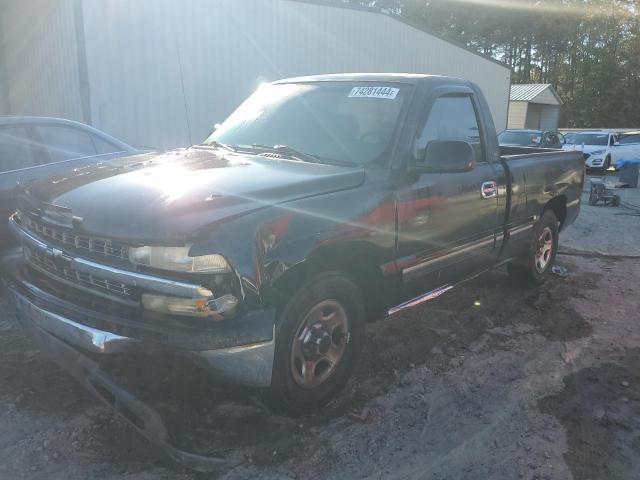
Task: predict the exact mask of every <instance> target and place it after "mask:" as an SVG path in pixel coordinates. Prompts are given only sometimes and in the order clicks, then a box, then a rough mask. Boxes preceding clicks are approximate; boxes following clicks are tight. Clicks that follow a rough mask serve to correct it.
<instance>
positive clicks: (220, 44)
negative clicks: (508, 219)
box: [0, 0, 510, 147]
mask: <svg viewBox="0 0 640 480" xmlns="http://www.w3.org/2000/svg"><path fill="white" fill-rule="evenodd" d="M0 12H2V14H1V15H0V113H13V114H33V115H52V116H61V117H66V118H71V119H75V120H80V121H84V122H86V123H89V124H91V125H93V126H95V127H97V128H99V129H102V130H105V131H106V132H108V133H110V134H112V135H114V136H116V137H118V138H121V139H123V140H125V141H127V142H130V143H132V144H135V145H148V146H152V147H174V146H182V145H188V144H191V143H196V142H200V141H202V140H203V138H204V137H205V135H206V134H207V132H208V131H209V130H210V128H211V126H212V125H213V124H214V123H216V122H219V121H221V120H223V119H224V118H226V116H227V115H228V114H230V113H231V112H232V111H233V110H234V109H235V108H236V106H238V105H239V103H240V102H241V101H242V100H243V99H244V98H245V97H246V96H247V95H249V94H250V93H251V92H252V91H253V90H254V89H256V88H257V87H258V86H259V85H260V84H261V83H262V82H268V81H272V80H276V79H280V78H284V77H293V76H301V75H310V74H321V73H337V72H406V73H432V74H443V75H452V76H458V77H463V78H467V79H470V80H472V81H474V82H475V83H477V84H478V85H479V86H480V87H481V88H482V90H483V91H484V93H485V95H486V97H487V100H488V102H489V105H490V107H491V110H492V113H493V116H494V120H495V123H496V127H497V129H498V130H502V129H503V128H504V127H505V126H506V123H507V107H508V96H509V85H510V70H509V68H508V67H507V66H505V65H504V64H502V63H499V62H497V61H495V60H493V59H491V58H489V57H485V56H482V55H479V54H477V53H474V52H472V51H470V50H468V49H466V48H465V47H464V46H460V45H457V44H454V43H451V42H449V41H446V40H443V39H442V38H440V37H438V36H436V35H434V34H433V33H430V32H427V31H424V30H423V29H420V28H417V27H416V26H414V25H411V24H409V23H407V21H406V20H402V19H401V18H400V17H397V16H395V15H391V14H387V13H385V12H384V11H380V10H374V9H368V8H351V7H345V6H342V5H339V4H333V3H332V4H330V3H328V2H324V1H322V0H315V1H310V0H216V1H210V0H181V1H179V2H178V1H171V0H135V1H130V0H92V1H89V0H21V1H20V2H16V1H12V0H0ZM3 85H4V87H3Z"/></svg>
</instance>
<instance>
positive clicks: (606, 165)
mask: <svg viewBox="0 0 640 480" xmlns="http://www.w3.org/2000/svg"><path fill="white" fill-rule="evenodd" d="M609 166H611V157H609V156H607V158H606V159H605V160H604V164H603V165H602V169H601V170H602V174H603V175H606V174H607V171H608V170H609Z"/></svg>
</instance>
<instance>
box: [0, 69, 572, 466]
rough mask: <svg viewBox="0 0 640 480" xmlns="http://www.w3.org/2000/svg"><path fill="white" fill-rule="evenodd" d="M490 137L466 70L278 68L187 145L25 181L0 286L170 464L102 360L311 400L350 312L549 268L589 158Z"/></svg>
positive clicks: (344, 358) (304, 402)
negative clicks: (201, 371)
mask: <svg viewBox="0 0 640 480" xmlns="http://www.w3.org/2000/svg"><path fill="white" fill-rule="evenodd" d="M495 131H496V130H495V127H494V124H493V120H492V117H491V114H490V111H489V107H488V105H487V103H486V101H485V99H484V97H483V95H482V93H481V91H480V90H479V89H478V87H477V86H475V85H474V84H472V83H470V82H468V81H465V80H460V79H454V78H448V77H441V76H430V75H416V74H375V75H374V74H345V75H323V76H314V77H305V78H297V79H289V80H281V81H278V82H275V83H272V84H269V85H265V86H263V87H261V88H259V89H258V90H257V91H256V92H255V93H254V94H253V95H252V96H250V97H249V99H248V100H246V101H245V102H244V103H243V104H242V105H241V106H240V107H239V108H238V109H237V110H236V111H235V112H234V113H233V114H232V115H231V116H230V117H229V118H228V119H227V120H226V121H224V122H223V123H222V124H221V125H220V126H219V127H218V128H217V129H216V130H215V131H214V132H213V133H212V134H211V135H210V137H209V138H208V139H207V140H206V141H205V142H204V143H203V144H202V145H195V146H193V147H190V148H186V149H179V150H176V151H172V152H167V153H162V154H147V155H142V156H137V157H135V161H132V162H130V163H126V162H123V163H122V164H119V165H98V166H95V167H90V168H87V169H81V170H79V171H78V172H76V173H75V174H73V175H65V176H63V177H57V178H52V179H49V180H47V181H37V182H33V183H31V184H28V185H25V186H24V189H23V191H22V192H21V193H20V195H19V199H18V210H17V212H16V213H15V214H14V215H13V216H12V217H11V219H10V222H9V224H10V228H11V230H12V232H13V233H14V234H15V235H16V237H17V238H18V239H19V240H20V242H21V244H22V248H21V250H19V251H18V250H14V251H11V252H10V253H8V254H7V255H5V257H4V258H3V269H4V272H5V273H4V275H5V281H6V283H7V285H8V287H9V290H10V292H11V294H12V297H13V299H14V300H15V303H16V306H17V311H18V313H19V315H18V316H19V319H20V322H21V323H22V325H23V326H24V327H25V328H26V329H27V331H28V332H29V333H30V334H31V335H32V336H33V337H34V338H35V339H36V340H37V341H38V343H39V344H40V345H41V347H42V348H43V349H44V350H46V351H48V352H50V353H51V354H52V356H53V358H54V359H55V360H57V361H58V362H60V363H61V364H63V365H64V366H65V367H66V368H67V369H68V370H70V371H71V372H72V373H73V374H74V375H75V376H76V378H77V379H78V380H80V381H81V382H82V383H83V384H84V385H85V386H86V387H87V388H89V389H90V390H91V391H92V392H93V393H95V394H96V395H98V396H100V398H101V399H102V400H104V401H105V402H107V403H109V404H111V405H112V406H114V407H116V408H117V409H118V410H120V412H121V413H123V414H124V415H125V416H126V417H127V418H128V419H129V420H130V421H132V423H133V424H134V425H136V426H137V427H138V428H139V429H140V430H141V431H142V432H143V433H145V434H147V436H149V437H154V438H155V439H156V440H158V438H160V443H162V442H165V447H166V448H167V449H168V450H169V451H170V453H171V454H173V455H174V456H175V457H180V455H181V453H180V454H179V453H177V450H171V449H170V447H169V446H167V444H166V439H167V437H166V432H165V431H164V430H163V428H162V427H161V426H160V424H158V423H157V422H156V417H154V414H153V412H151V411H150V410H149V409H146V408H145V407H144V406H143V405H141V404H140V402H138V401H137V400H135V399H134V398H132V396H130V395H128V394H127V392H126V391H125V390H123V389H121V388H120V387H119V386H118V385H117V383H116V382H115V381H113V379H112V378H110V377H108V376H107V375H106V374H104V371H103V370H101V369H100V358H106V357H114V356H118V357H124V356H127V355H129V354H131V353H135V354H137V355H139V354H144V353H145V352H154V353H155V354H157V353H158V352H161V354H163V355H167V356H169V355H176V356H179V357H181V358H186V359H188V360H189V361H192V362H194V363H195V364H197V365H199V366H201V367H202V368H205V369H207V370H208V371H209V372H211V373H212V374H213V375H214V376H216V377H222V378H225V379H227V380H231V381H233V382H236V383H239V384H244V385H250V386H255V387H264V388H265V389H266V390H267V391H268V393H269V395H270V397H271V398H272V399H275V400H276V401H277V402H279V404H280V405H284V406H286V407H288V408H289V409H291V410H294V411H297V412H300V411H308V410H311V409H314V408H318V407H319V406H321V405H323V404H324V403H326V402H327V401H328V400H329V399H331V398H332V397H333V396H335V395H336V394H337V392H338V391H339V390H340V389H341V388H342V387H343V386H344V385H345V383H346V382H347V380H348V378H349V376H350V374H351V372H352V370H353V367H354V364H355V362H356V359H357V357H358V354H359V352H360V350H361V348H362V346H363V343H364V335H365V322H366V320H367V319H374V318H381V317H384V316H387V315H393V314H396V313H397V312H400V311H402V310H404V309H405V308H409V307H413V306H415V305H418V304H421V303H423V302H425V301H428V300H430V299H433V298H435V297H437V296H439V295H441V294H443V293H445V292H447V291H449V290H450V289H452V288H453V287H454V286H455V285H456V284H459V283H460V282H462V281H464V280H466V279H469V278H471V277H474V276H476V275H478V274H480V273H481V272H483V271H486V270H487V269H490V268H492V267H495V266H496V265H499V264H506V265H507V270H508V273H509V274H510V275H514V276H516V277H519V278H523V279H527V280H529V281H532V282H541V281H543V280H544V278H545V276H546V275H547V274H548V273H549V271H550V269H551V266H552V264H553V262H554V258H555V255H556V253H557V249H558V234H559V232H560V231H561V230H562V229H564V228H566V227H567V226H568V225H569V224H571V223H572V222H573V221H574V220H575V219H576V217H577V215H578V212H579V209H580V198H581V192H582V187H583V182H584V160H583V158H582V154H581V153H580V152H570V151H557V150H546V149H530V148H526V147H503V148H501V147H499V145H498V140H497V137H496V133H495ZM452 294H454V293H452ZM180 459H181V460H182V461H183V462H185V461H186V460H185V457H184V456H183V457H180Z"/></svg>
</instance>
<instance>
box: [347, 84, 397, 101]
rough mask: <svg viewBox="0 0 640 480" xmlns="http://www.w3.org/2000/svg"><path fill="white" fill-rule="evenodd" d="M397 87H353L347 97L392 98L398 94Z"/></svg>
mask: <svg viewBox="0 0 640 480" xmlns="http://www.w3.org/2000/svg"><path fill="white" fill-rule="evenodd" d="M399 90H400V89H399V88H393V87H353V88H352V89H351V92H349V98H386V99H389V100H393V99H394V98H396V95H398V91H399Z"/></svg>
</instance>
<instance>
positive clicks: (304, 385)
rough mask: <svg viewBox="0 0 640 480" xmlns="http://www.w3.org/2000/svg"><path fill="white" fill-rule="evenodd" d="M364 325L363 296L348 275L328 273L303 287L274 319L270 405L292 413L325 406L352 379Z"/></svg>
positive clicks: (361, 343) (305, 411) (362, 340)
mask: <svg viewBox="0 0 640 480" xmlns="http://www.w3.org/2000/svg"><path fill="white" fill-rule="evenodd" d="M364 324H365V308H364V304H363V301H362V295H361V293H360V290H359V288H358V287H357V286H356V285H355V284H354V283H353V281H351V280H350V279H349V278H348V277H346V276H344V275H342V274H340V273H337V272H329V273H324V274H321V275H318V276H316V277H314V278H313V279H311V280H310V281H308V282H307V283H305V284H304V285H302V286H301V287H300V288H299V289H298V291H297V293H295V294H294V295H293V297H292V298H291V299H290V300H289V302H288V303H287V305H286V307H285V308H284V310H283V311H282V313H281V315H280V318H279V325H278V328H277V331H276V352H275V358H274V365H273V381H272V387H271V392H270V393H271V395H270V397H271V400H272V403H275V404H276V405H275V406H277V407H284V408H285V409H286V410H288V411H290V412H292V413H307V412H311V411H314V410H317V409H318V408H320V407H322V406H323V405H324V404H325V403H327V402H328V401H329V400H330V399H331V398H332V397H333V396H335V395H336V394H337V393H338V392H339V391H340V390H341V389H342V388H343V387H344V386H345V384H346V383H347V380H348V379H349V377H350V376H351V373H352V371H353V368H354V366H355V363H356V359H357V357H358V355H359V353H360V350H361V348H362V345H363V343H364Z"/></svg>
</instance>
